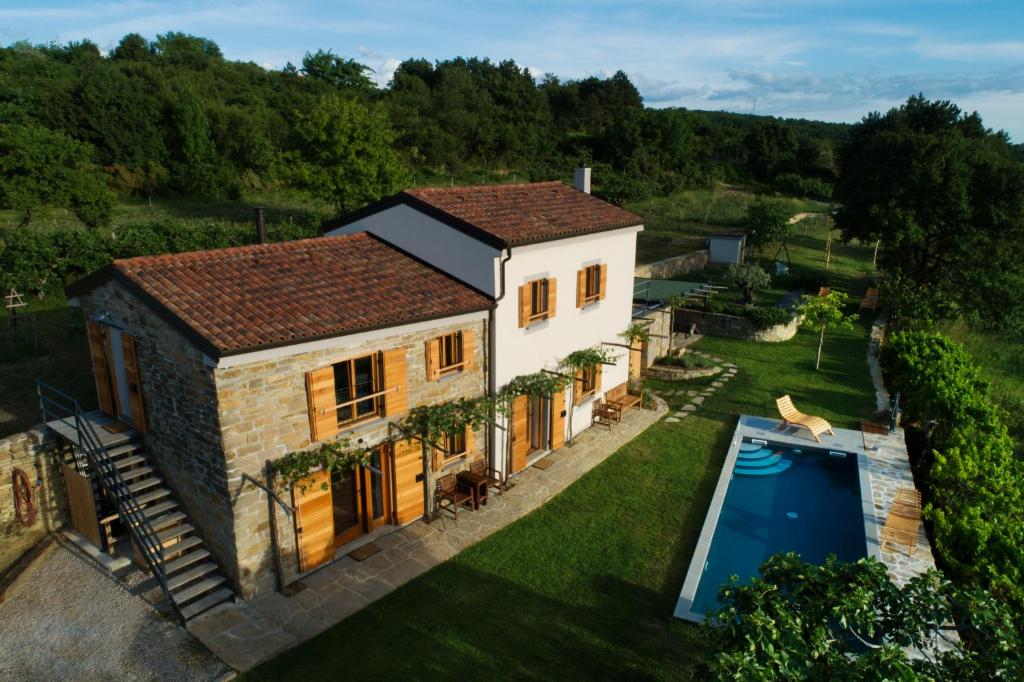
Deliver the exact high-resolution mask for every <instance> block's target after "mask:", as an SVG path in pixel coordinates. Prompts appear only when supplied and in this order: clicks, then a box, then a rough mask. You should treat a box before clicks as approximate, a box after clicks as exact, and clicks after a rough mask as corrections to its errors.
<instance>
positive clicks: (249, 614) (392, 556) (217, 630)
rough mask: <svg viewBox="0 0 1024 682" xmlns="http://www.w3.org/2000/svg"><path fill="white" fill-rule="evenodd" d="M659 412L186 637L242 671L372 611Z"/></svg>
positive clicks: (226, 608) (220, 610)
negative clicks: (483, 501)
mask: <svg viewBox="0 0 1024 682" xmlns="http://www.w3.org/2000/svg"><path fill="white" fill-rule="evenodd" d="M667 409H668V408H667V407H666V405H665V403H664V402H663V401H662V400H661V399H660V398H655V405H654V409H651V410H639V409H632V410H629V411H628V412H626V413H625V414H624V415H623V418H622V423H621V424H616V425H615V426H613V427H612V428H611V430H608V429H605V428H604V427H601V426H594V427H592V428H590V429H588V430H586V431H584V432H583V433H582V434H580V435H579V436H577V437H576V440H575V443H574V445H573V446H572V447H565V448H563V449H561V450H559V451H558V452H555V453H553V454H551V455H549V456H548V457H546V458H545V459H544V460H542V461H543V462H547V463H549V466H547V467H546V468H545V469H540V468H539V467H537V466H531V467H529V468H527V469H526V470H525V471H523V472H522V473H521V474H519V475H517V476H516V477H514V478H513V479H512V481H511V487H510V488H509V489H508V490H506V491H505V493H504V494H503V495H497V494H496V493H495V492H494V491H491V492H490V493H489V495H488V497H489V500H488V503H487V505H486V506H484V507H482V508H481V509H480V510H479V511H472V512H471V511H468V510H462V511H460V512H459V519H458V521H454V520H452V519H451V517H450V516H447V515H446V516H444V517H442V518H441V519H438V520H435V521H433V522H432V523H430V524H427V523H424V522H423V521H417V522H416V523H413V524H411V525H409V526H406V527H405V528H402V529H400V530H397V531H394V532H392V533H390V534H387V535H384V536H381V537H378V538H376V539H374V541H373V542H374V544H375V545H377V546H378V547H379V548H380V551H379V552H378V553H377V554H374V555H373V556H371V557H370V558H368V559H366V560H365V561H362V562H359V561H356V560H355V559H353V558H351V557H350V556H346V557H344V558H342V559H339V560H337V561H335V562H333V563H331V564H329V565H327V566H324V567H323V568H321V569H319V570H317V571H316V572H314V573H312V574H311V575H309V576H307V577H305V578H303V579H302V580H300V581H299V583H298V584H297V585H293V586H292V589H289V590H288V592H289V595H288V596H286V595H284V594H281V593H277V592H274V593H271V594H268V595H266V596H264V597H260V598H258V599H256V600H253V601H251V602H248V603H242V604H238V605H235V604H225V605H223V606H220V607H217V608H216V609H213V610H212V611H210V612H209V613H207V614H204V615H203V616H201V617H199V618H197V619H196V620H194V621H192V622H191V623H190V624H189V631H190V632H191V633H192V634H193V635H195V636H196V637H198V638H199V639H200V640H201V641H202V642H203V643H204V644H205V645H206V646H208V647H209V648H210V649H211V650H212V651H213V652H214V653H216V654H217V655H218V656H219V657H220V658H221V659H223V660H224V661H225V662H226V663H228V664H229V665H231V666H232V667H233V668H235V669H236V670H241V671H245V670H248V669H250V668H252V667H253V666H255V665H256V664H257V663H259V662H260V661H262V660H265V659H268V658H271V657H273V656H274V655H275V654H278V653H280V652H281V651H284V650H285V649H288V648H290V647H292V646H295V645H296V644H298V643H300V642H303V641H305V640H307V639H309V638H311V637H313V636H314V635H316V634H319V633H320V632H322V631H324V630H326V629H327V628H329V627H330V626H332V625H334V624H335V623H338V622H339V621H341V620H344V619H345V618H347V617H349V616H351V615H352V614H354V613H356V612H357V611H359V610H360V609H362V608H364V607H366V606H368V605H370V604H372V603H373V602H374V601H376V600H378V599H380V598H381V597H383V596H384V595H386V594H388V593H389V592H391V591H393V590H395V589H396V588H397V587H399V586H400V585H403V584H404V583H406V582H408V581H410V580H412V579H413V578H415V577H416V576H418V575H420V574H422V573H425V572H426V571H428V570H430V569H431V568H433V567H434V566H437V565H438V564H440V563H442V562H444V561H446V560H448V559H450V558H452V557H453V556H455V555H456V554H458V553H459V552H460V551H462V550H463V549H465V548H467V547H469V546H470V545H473V544H475V543H477V542H479V541H480V540H483V539H484V538H486V537H487V536H489V535H490V534H491V533H494V532H495V531H497V530H499V529H501V528H504V527H505V526H507V525H509V524H510V523H512V522H513V521H515V520H516V519H518V518H520V517H522V516H524V515H526V514H528V513H530V512H531V511H533V510H534V509H536V508H538V507H540V506H541V505H542V504H544V503H545V502H547V501H548V500H549V499H551V498H552V497H554V496H555V495H557V494H558V493H560V492H561V491H562V490H564V489H565V488H566V487H568V486H569V485H570V484H572V483H573V482H574V481H576V479H578V478H580V477H581V476H582V475H583V474H585V473H586V472H588V471H590V470H591V469H592V468H594V467H595V466H597V465H598V464H600V463H601V462H603V461H604V460H605V459H607V458H608V457H609V456H610V455H611V454H612V453H614V452H615V451H616V450H618V449H619V448H620V447H621V446H623V445H625V444H626V443H628V442H629V441H630V440H632V439H633V438H635V437H636V436H637V435H639V434H640V432H642V431H643V430H644V429H646V428H647V427H648V426H650V425H652V424H653V423H654V422H656V421H658V419H660V418H661V417H662V416H663V415H664V414H665V413H666V412H667Z"/></svg>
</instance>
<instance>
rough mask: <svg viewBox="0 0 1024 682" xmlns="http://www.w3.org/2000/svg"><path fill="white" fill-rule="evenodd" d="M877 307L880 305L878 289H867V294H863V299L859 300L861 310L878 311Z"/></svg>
mask: <svg viewBox="0 0 1024 682" xmlns="http://www.w3.org/2000/svg"><path fill="white" fill-rule="evenodd" d="M879 305H881V303H880V302H879V300H878V289H877V288H875V287H871V288H870V289H868V292H867V293H866V294H864V298H862V299H860V309H861V310H864V309H865V308H869V309H871V310H878V306H879Z"/></svg>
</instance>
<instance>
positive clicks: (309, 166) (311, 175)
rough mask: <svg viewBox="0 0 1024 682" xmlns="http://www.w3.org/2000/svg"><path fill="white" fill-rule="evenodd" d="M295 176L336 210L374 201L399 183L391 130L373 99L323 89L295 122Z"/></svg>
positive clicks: (402, 176)
mask: <svg viewBox="0 0 1024 682" xmlns="http://www.w3.org/2000/svg"><path fill="white" fill-rule="evenodd" d="M296 134H297V138H298V153H297V158H296V163H295V164H294V176H295V180H296V182H297V183H298V185H299V186H300V187H303V188H305V189H307V190H309V191H310V192H312V193H313V194H315V195H316V196H319V197H321V198H323V199H325V200H327V201H330V202H332V203H334V205H335V206H337V208H338V210H339V211H342V212H344V211H351V210H352V209H354V208H357V207H359V206H363V205H365V204H368V203H370V202H371V201H376V200H378V199H380V198H381V197H384V196H386V195H388V194H392V193H394V192H396V191H398V190H399V189H400V188H401V187H402V186H404V185H405V184H406V183H407V182H408V180H407V174H406V171H405V168H404V167H403V166H402V163H401V160H400V159H399V157H398V154H396V153H395V151H394V149H393V148H392V145H393V144H394V141H395V131H394V129H393V128H392V127H391V122H390V121H389V120H388V116H387V113H386V112H385V111H384V110H383V109H382V108H380V107H379V106H376V105H370V106H367V105H364V104H362V103H361V102H359V101H357V100H355V99H346V98H343V97H341V96H340V95H334V94H331V95H327V96H325V97H324V98H323V99H322V100H320V103H319V104H318V105H317V106H316V107H315V108H314V109H313V110H312V111H310V112H309V114H308V115H306V116H304V117H303V118H302V119H301V120H300V121H299V123H298V124H297V126H296Z"/></svg>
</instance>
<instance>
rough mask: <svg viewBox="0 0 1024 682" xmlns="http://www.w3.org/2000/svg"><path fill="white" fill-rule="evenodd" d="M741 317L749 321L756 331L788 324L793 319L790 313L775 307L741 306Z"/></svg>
mask: <svg viewBox="0 0 1024 682" xmlns="http://www.w3.org/2000/svg"><path fill="white" fill-rule="evenodd" d="M743 315H744V316H745V317H747V318H748V319H750V321H751V322H753V323H754V326H755V327H757V328H758V329H768V328H769V327H775V326H777V325H780V324H788V323H789V321H790V320H792V319H793V313H792V312H791V311H789V310H787V309H786V308H780V307H779V306H775V305H764V306H743Z"/></svg>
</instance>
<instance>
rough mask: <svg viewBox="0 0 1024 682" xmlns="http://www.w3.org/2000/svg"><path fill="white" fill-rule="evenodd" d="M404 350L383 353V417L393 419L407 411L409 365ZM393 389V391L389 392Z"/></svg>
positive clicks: (397, 349) (398, 349)
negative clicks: (386, 391) (385, 391)
mask: <svg viewBox="0 0 1024 682" xmlns="http://www.w3.org/2000/svg"><path fill="white" fill-rule="evenodd" d="M405 356H406V352H405V348H396V349H394V350H388V351H384V388H385V389H386V390H388V393H385V394H384V416H385V417H394V416H395V415H398V414H401V413H403V412H405V411H407V410H408V409H409V365H408V361H407V360H406V357H405ZM391 389H395V390H391Z"/></svg>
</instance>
